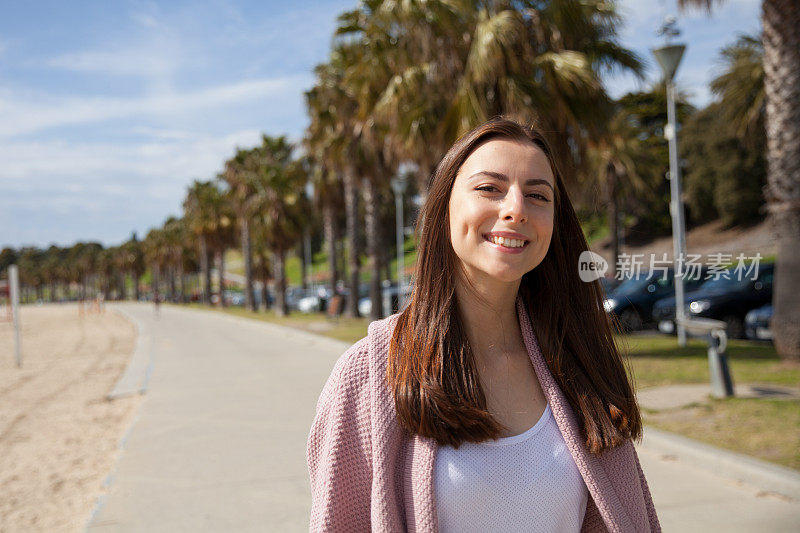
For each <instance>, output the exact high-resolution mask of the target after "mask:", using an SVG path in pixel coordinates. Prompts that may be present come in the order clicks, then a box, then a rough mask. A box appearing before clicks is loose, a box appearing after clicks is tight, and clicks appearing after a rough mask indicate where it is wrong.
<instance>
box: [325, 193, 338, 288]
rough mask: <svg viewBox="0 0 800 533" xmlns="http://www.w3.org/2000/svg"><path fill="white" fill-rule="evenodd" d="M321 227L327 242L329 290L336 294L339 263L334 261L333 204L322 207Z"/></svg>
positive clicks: (334, 216) (334, 221) (334, 230)
mask: <svg viewBox="0 0 800 533" xmlns="http://www.w3.org/2000/svg"><path fill="white" fill-rule="evenodd" d="M322 229H323V231H324V233H325V242H326V243H327V244H328V270H329V271H330V284H331V291H333V293H334V294H336V282H337V281H338V280H339V268H338V267H339V265H338V264H337V261H336V255H337V253H336V215H335V213H334V212H333V206H331V205H330V204H326V205H325V206H324V207H323V208H322Z"/></svg>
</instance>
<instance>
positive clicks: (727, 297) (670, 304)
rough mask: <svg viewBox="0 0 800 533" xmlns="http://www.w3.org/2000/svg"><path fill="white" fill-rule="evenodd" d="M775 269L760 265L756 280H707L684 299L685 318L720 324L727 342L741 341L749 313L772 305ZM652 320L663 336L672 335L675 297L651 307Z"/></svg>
mask: <svg viewBox="0 0 800 533" xmlns="http://www.w3.org/2000/svg"><path fill="white" fill-rule="evenodd" d="M773 273H774V265H773V264H771V263H768V264H765V265H760V267H759V269H758V275H757V276H756V279H752V278H753V276H752V274H750V275H747V276H738V275H737V274H735V273H734V272H732V271H727V278H726V277H719V278H716V279H709V280H706V281H705V283H703V284H702V285H701V286H700V287H699V288H698V289H697V290H695V291H693V292H689V293H687V294H686V295H685V297H684V305H685V308H686V317H687V318H692V317H704V318H714V319H717V320H722V321H723V322H725V324H726V332H727V334H728V337H729V338H734V339H738V338H742V337H744V334H745V331H744V317H745V315H747V313H748V311H751V310H752V309H756V308H758V307H761V306H763V305H764V304H767V303H770V302H771V301H772V277H773ZM740 277H741V279H739V278H740ZM653 319H654V320H656V321H657V322H658V329H659V330H661V331H663V332H665V333H672V332H673V331H675V297H674V296H673V297H670V298H664V299H663V300H659V301H658V302H656V304H655V305H654V306H653Z"/></svg>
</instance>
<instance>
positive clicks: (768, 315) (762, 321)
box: [744, 304, 772, 340]
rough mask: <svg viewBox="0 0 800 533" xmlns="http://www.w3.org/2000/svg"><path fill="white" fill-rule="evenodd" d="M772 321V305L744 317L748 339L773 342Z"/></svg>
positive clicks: (754, 310) (755, 310)
mask: <svg viewBox="0 0 800 533" xmlns="http://www.w3.org/2000/svg"><path fill="white" fill-rule="evenodd" d="M771 319H772V304H769V305H765V306H763V307H759V308H758V309H753V310H752V311H750V312H749V313H747V314H746V315H745V316H744V333H745V335H747V338H748V339H758V340H772V330H771V329H770V327H769V321H770V320H771Z"/></svg>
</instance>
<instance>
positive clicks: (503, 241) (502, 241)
mask: <svg viewBox="0 0 800 533" xmlns="http://www.w3.org/2000/svg"><path fill="white" fill-rule="evenodd" d="M489 240H490V241H491V242H493V243H495V244H499V245H500V246H505V247H506V248H521V247H522V246H524V245H525V241H522V240H519V239H508V238H505V237H496V236H491V237H489Z"/></svg>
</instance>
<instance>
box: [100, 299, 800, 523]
mask: <svg viewBox="0 0 800 533" xmlns="http://www.w3.org/2000/svg"><path fill="white" fill-rule="evenodd" d="M114 308H116V309H118V310H120V311H121V312H123V313H124V314H125V315H127V316H129V317H130V318H131V319H132V320H134V322H136V324H137V326H138V328H139V331H140V339H144V341H143V342H140V343H139V346H138V348H137V352H136V355H135V358H138V359H139V362H134V365H135V368H137V369H138V370H136V371H133V370H132V373H133V374H135V375H130V376H127V377H126V380H127V384H125V383H123V384H121V388H120V389H118V390H116V391H115V393H117V394H119V393H125V390H122V389H125V387H128V388H129V389H130V390H132V391H133V392H135V391H136V390H139V389H142V388H144V389H145V390H146V398H145V402H144V403H143V406H142V408H141V412H140V414H139V417H138V420H137V421H136V422H135V423H134V425H133V427H132V428H131V430H130V432H129V434H128V436H127V437H126V439H125V440H124V443H123V450H122V455H121V458H120V460H119V463H118V465H117V467H116V469H115V471H114V472H113V473H112V474H111V475H110V476H109V480H108V484H109V487H110V493H109V495H108V497H107V498H105V499H104V500H102V501H100V502H98V508H97V510H96V512H95V514H94V516H93V518H92V520H91V522H90V524H89V525H88V526H87V532H91V533H94V532H106V531H109V532H110V531H113V532H121V531H147V532H151V531H152V532H160V531H164V532H167V531H169V532H178V531H193V532H194V531H281V532H283V531H304V530H306V529H307V515H308V511H309V504H310V502H309V489H308V481H307V471H306V464H305V444H306V437H307V434H308V429H309V427H310V425H311V421H312V419H313V415H314V405H315V402H316V399H317V396H318V394H319V392H320V390H321V388H322V385H323V383H324V381H325V379H326V378H327V376H328V374H329V372H330V369H331V368H332V366H333V363H334V361H335V360H336V358H337V357H338V356H339V355H341V353H342V352H343V351H344V350H345V349H346V348H347V345H345V344H343V343H340V342H337V341H334V340H329V339H325V338H323V337H318V336H315V335H311V334H308V333H305V332H301V331H297V330H293V329H287V328H282V327H279V326H274V325H271V324H266V323H260V322H256V321H252V320H246V319H239V318H235V317H231V316H227V315H222V314H219V313H215V312H210V311H200V310H191V309H180V308H176V307H171V306H163V307H162V309H161V316H160V317H159V319H157V320H156V319H154V317H153V310H152V307H150V306H148V305H144V304H126V305H119V306H114ZM134 365H132V368H134ZM718 452H719V450H716V449H714V448H711V447H707V446H706V447H703V446H695V445H694V444H693V443H692V442H691V441H685V440H684V439H679V438H678V439H675V438H673V437H672V436H670V435H668V434H666V435H665V434H662V433H659V432H657V431H655V430H648V432H647V435H646V437H645V442H644V445H643V446H642V447H640V450H639V453H640V457H641V461H642V466H643V469H644V471H645V473H646V475H647V478H648V481H649V483H650V487H651V491H652V493H653V497H654V500H655V504H656V508H657V510H658V513H659V517H660V519H661V522H662V525H663V526H664V530H665V531H681V532H691V531H775V532H779V531H796V530H797V524H798V523H800V476H797V475H796V474H795V473H794V472H791V471H787V470H785V469H780V468H777V469H774V468H771V467H768V466H767V467H765V466H764V465H763V463H759V462H758V461H748V460H743V459H742V458H741V457H739V456H736V455H734V454H730V453H727V452H719V453H718ZM745 463H746V464H745Z"/></svg>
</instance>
